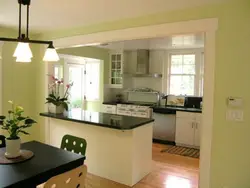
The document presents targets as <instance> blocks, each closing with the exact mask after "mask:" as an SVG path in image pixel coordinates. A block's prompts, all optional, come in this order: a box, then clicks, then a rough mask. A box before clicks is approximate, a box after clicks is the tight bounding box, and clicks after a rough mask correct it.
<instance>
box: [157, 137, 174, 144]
mask: <svg viewBox="0 0 250 188" xmlns="http://www.w3.org/2000/svg"><path fill="white" fill-rule="evenodd" d="M153 143H159V144H166V145H173V146H175V142H174V141H167V140H159V139H154V138H153Z"/></svg>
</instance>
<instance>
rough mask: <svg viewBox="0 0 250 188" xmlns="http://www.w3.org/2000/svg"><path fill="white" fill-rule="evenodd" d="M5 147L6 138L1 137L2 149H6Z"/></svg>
mask: <svg viewBox="0 0 250 188" xmlns="http://www.w3.org/2000/svg"><path fill="white" fill-rule="evenodd" d="M5 146H6V145H5V136H3V135H0V148H4V147H5Z"/></svg>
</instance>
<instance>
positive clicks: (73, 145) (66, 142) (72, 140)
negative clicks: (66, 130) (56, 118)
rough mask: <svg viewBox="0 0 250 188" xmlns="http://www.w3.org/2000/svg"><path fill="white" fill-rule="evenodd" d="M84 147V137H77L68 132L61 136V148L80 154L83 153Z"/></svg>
mask: <svg viewBox="0 0 250 188" xmlns="http://www.w3.org/2000/svg"><path fill="white" fill-rule="evenodd" d="M86 147H87V142H86V140H85V139H84V138H79V137H76V136H72V135H68V134H67V135H65V136H64V137H63V138H62V143H61V149H64V150H67V151H71V152H73V153H77V154H80V155H85V153H86Z"/></svg>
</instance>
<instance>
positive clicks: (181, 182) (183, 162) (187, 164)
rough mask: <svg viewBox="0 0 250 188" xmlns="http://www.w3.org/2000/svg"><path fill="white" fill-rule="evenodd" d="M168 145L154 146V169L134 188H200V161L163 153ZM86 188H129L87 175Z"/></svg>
mask: <svg viewBox="0 0 250 188" xmlns="http://www.w3.org/2000/svg"><path fill="white" fill-rule="evenodd" d="M166 147H167V146H166V145H161V144H153V169H152V172H151V173H150V174H149V175H147V176H146V177H144V178H143V179H142V180H141V181H140V182H139V183H138V184H136V185H135V186H133V188H198V180H199V160H198V159H194V158H189V157H183V156H178V155H172V154H168V153H165V152H164V153H161V152H160V151H161V150H162V149H165V148H166ZM86 188H129V187H128V186H125V185H121V184H119V183H116V182H113V181H110V180H107V179H104V178H100V177H97V176H94V175H92V174H88V175H87V182H86Z"/></svg>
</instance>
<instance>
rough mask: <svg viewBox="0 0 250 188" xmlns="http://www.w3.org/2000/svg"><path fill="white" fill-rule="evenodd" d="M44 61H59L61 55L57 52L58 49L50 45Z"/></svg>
mask: <svg viewBox="0 0 250 188" xmlns="http://www.w3.org/2000/svg"><path fill="white" fill-rule="evenodd" d="M43 61H59V56H58V54H57V52H56V49H55V48H54V47H52V48H51V47H50V46H49V47H48V48H47V50H46V52H45V55H44V57H43Z"/></svg>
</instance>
